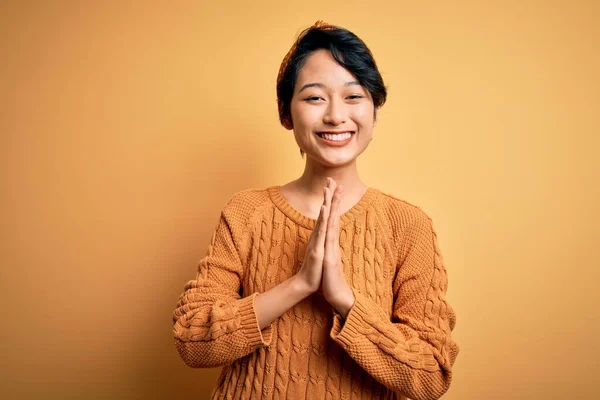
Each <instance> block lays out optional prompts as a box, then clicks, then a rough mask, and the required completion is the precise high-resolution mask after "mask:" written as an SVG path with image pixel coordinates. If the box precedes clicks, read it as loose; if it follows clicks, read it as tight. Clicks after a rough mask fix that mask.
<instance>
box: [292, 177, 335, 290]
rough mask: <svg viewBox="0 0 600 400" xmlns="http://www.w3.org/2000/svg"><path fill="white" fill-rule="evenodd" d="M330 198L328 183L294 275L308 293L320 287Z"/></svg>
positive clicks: (331, 195)
mask: <svg viewBox="0 0 600 400" xmlns="http://www.w3.org/2000/svg"><path fill="white" fill-rule="evenodd" d="M328 182H329V180H328ZM332 197H333V191H332V190H331V189H330V185H329V183H328V185H327V186H326V187H324V188H323V205H321V211H320V213H319V218H318V219H317V223H316V225H315V228H314V229H313V231H312V233H311V235H310V238H309V239H308V244H307V246H306V253H305V255H304V262H303V263H302V266H301V267H300V269H299V270H298V272H297V273H296V276H297V278H298V279H299V282H300V283H301V285H302V288H303V289H304V290H306V291H307V292H308V293H314V292H316V291H317V290H318V289H319V286H321V277H322V274H323V258H324V256H325V237H326V233H327V221H328V220H329V212H330V209H331V200H332Z"/></svg>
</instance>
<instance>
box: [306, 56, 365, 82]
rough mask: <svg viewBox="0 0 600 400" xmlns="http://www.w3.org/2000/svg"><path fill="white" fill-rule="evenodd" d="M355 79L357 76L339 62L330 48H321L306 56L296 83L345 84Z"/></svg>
mask: <svg viewBox="0 0 600 400" xmlns="http://www.w3.org/2000/svg"><path fill="white" fill-rule="evenodd" d="M355 80H356V77H355V76H354V75H352V74H351V73H350V71H348V70H347V69H346V68H344V67H342V66H341V65H340V64H338V62H337V61H336V60H335V58H333V56H332V55H331V52H329V50H325V49H319V50H316V51H314V52H313V53H311V54H310V55H309V56H308V57H307V58H306V62H305V63H304V66H303V67H302V68H301V69H300V71H299V72H298V78H297V81H296V84H297V85H299V86H302V85H303V84H306V83H312V82H321V83H324V84H326V85H327V86H343V85H344V84H345V83H346V82H348V81H355Z"/></svg>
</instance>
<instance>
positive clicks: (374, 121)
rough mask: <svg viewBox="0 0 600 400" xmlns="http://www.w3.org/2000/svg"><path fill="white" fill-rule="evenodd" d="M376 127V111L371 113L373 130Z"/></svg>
mask: <svg viewBox="0 0 600 400" xmlns="http://www.w3.org/2000/svg"><path fill="white" fill-rule="evenodd" d="M376 125H377V109H375V111H374V112H373V128H375V126H376Z"/></svg>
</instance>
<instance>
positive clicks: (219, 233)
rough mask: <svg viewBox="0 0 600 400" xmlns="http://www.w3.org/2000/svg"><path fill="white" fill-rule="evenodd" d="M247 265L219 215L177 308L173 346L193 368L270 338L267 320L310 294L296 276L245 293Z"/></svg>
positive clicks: (224, 359) (261, 344)
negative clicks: (243, 275) (242, 260)
mask: <svg viewBox="0 0 600 400" xmlns="http://www.w3.org/2000/svg"><path fill="white" fill-rule="evenodd" d="M242 274H243V266H242V263H241V261H240V258H239V255H238V251H237V249H236V247H235V245H234V242H233V238H232V232H231V227H230V224H229V222H228V220H227V218H226V216H225V213H222V214H221V218H220V220H219V224H218V226H217V228H216V230H215V232H214V234H213V237H212V239H211V244H210V246H209V248H208V251H207V254H206V256H205V257H204V258H203V259H202V260H201V261H200V262H199V264H198V272H197V274H196V279H195V280H191V281H189V282H188V283H187V284H186V285H185V288H184V292H183V293H182V294H181V296H180V297H179V300H178V302H177V306H176V309H175V311H174V313H173V324H174V326H173V333H174V339H175V345H176V348H177V351H178V352H179V355H180V356H181V358H182V359H183V360H184V362H185V363H186V364H187V365H189V366H190V367H194V368H204V367H205V368H208V367H218V366H222V365H225V364H228V363H231V362H233V361H235V360H236V359H238V358H241V357H244V356H246V355H247V354H249V353H251V352H253V351H255V350H256V349H258V348H260V347H265V346H268V345H269V344H270V341H271V326H269V324H270V323H271V322H272V321H273V320H274V319H276V318H277V317H279V316H280V315H281V314H283V313H284V312H286V311H287V310H288V309H289V308H291V307H292V306H294V305H295V304H296V303H297V302H299V301H300V300H302V299H303V298H305V297H306V296H308V295H309V294H310V291H307V290H306V288H305V286H304V285H303V284H302V283H301V282H300V280H299V279H297V278H296V277H292V278H290V279H288V280H286V281H284V282H282V283H280V284H279V285H277V286H275V287H274V288H272V289H270V290H268V291H266V292H264V293H261V294H258V293H253V294H251V295H250V296H247V297H244V298H241V297H240V295H239V293H240V286H241V277H242Z"/></svg>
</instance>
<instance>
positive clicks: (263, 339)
mask: <svg viewBox="0 0 600 400" xmlns="http://www.w3.org/2000/svg"><path fill="white" fill-rule="evenodd" d="M256 296H258V292H256V293H253V294H251V295H250V296H246V297H244V298H243V299H240V300H239V303H238V307H239V308H238V310H239V315H240V328H241V330H242V332H244V334H245V336H246V338H247V339H248V344H249V345H250V346H251V347H252V349H256V348H258V347H263V346H269V345H270V344H271V338H272V336H273V329H272V324H269V325H267V326H266V327H265V328H264V329H263V330H262V331H261V330H260V329H258V318H257V317H256V309H255V308H254V299H255V298H256Z"/></svg>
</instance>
